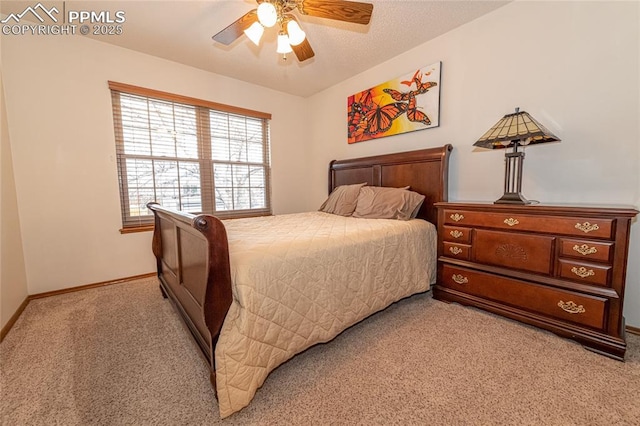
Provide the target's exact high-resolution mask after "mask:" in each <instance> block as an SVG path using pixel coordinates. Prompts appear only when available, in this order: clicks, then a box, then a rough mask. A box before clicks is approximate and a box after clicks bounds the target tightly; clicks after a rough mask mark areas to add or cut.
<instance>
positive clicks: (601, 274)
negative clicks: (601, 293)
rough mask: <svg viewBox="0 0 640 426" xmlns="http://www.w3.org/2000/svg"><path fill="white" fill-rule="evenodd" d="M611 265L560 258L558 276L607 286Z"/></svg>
mask: <svg viewBox="0 0 640 426" xmlns="http://www.w3.org/2000/svg"><path fill="white" fill-rule="evenodd" d="M610 272H611V266H608V265H597V264H594V263H581V262H574V261H572V260H568V259H560V277H562V278H566V279H570V280H572V281H577V282H581V283H589V284H596V285H601V286H609V279H610Z"/></svg>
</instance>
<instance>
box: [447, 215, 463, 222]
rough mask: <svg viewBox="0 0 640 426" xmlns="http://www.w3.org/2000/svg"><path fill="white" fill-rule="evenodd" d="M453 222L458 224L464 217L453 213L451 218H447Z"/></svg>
mask: <svg viewBox="0 0 640 426" xmlns="http://www.w3.org/2000/svg"><path fill="white" fill-rule="evenodd" d="M449 217H450V218H451V219H452V220H453V221H454V222H460V221H461V220H462V219H464V215H462V214H460V213H454V214H452V215H451V216H449Z"/></svg>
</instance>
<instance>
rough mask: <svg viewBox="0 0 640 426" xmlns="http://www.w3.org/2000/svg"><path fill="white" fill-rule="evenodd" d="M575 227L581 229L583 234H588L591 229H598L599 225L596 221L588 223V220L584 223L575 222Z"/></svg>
mask: <svg viewBox="0 0 640 426" xmlns="http://www.w3.org/2000/svg"><path fill="white" fill-rule="evenodd" d="M576 229H579V230H581V231H582V232H584V233H585V234H588V233H589V232H591V231H597V230H598V229H600V227H599V226H598V224H597V223H594V224H593V225H592V224H590V223H589V222H585V223H582V224H581V223H576Z"/></svg>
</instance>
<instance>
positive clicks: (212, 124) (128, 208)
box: [109, 82, 271, 230]
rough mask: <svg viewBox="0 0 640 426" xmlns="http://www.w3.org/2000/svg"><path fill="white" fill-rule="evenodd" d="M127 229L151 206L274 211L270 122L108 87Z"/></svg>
mask: <svg viewBox="0 0 640 426" xmlns="http://www.w3.org/2000/svg"><path fill="white" fill-rule="evenodd" d="M109 88H110V89H111V95H112V102H113V117H114V126H115V134H116V154H117V159H118V161H117V163H118V173H119V179H120V197H121V207H122V221H123V228H124V230H127V228H139V227H144V226H145V225H151V224H152V223H153V215H152V213H151V212H150V211H149V210H148V209H147V207H146V204H147V203H148V202H151V201H156V202H158V203H160V204H161V205H163V206H164V207H167V208H172V209H177V210H183V211H187V212H190V213H195V214H199V213H210V214H215V215H216V216H220V217H225V218H230V217H244V216H257V215H265V214H270V213H271V203H270V191H269V186H270V185H269V183H270V181H269V175H270V173H269V119H270V118H271V116H270V115H269V114H266V113H260V112H257V111H250V110H244V109H241V108H235V107H230V106H226V105H220V104H215V103H212V102H207V101H202V100H198V99H193V98H186V97H182V96H177V95H172V94H168V93H164V92H158V91H154V90H150V89H143V88H139V87H135V86H129V85H124V84H120V83H113V82H109Z"/></svg>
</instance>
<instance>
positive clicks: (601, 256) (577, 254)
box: [560, 238, 613, 262]
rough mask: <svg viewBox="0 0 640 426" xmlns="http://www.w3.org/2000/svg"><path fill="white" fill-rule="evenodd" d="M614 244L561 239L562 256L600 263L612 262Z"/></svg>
mask: <svg viewBox="0 0 640 426" xmlns="http://www.w3.org/2000/svg"><path fill="white" fill-rule="evenodd" d="M612 253H613V243H606V242H595V241H585V240H573V239H567V238H561V239H560V256H562V257H574V258H577V259H584V260H589V261H592V260H595V261H598V262H610V261H611V254H612Z"/></svg>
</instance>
